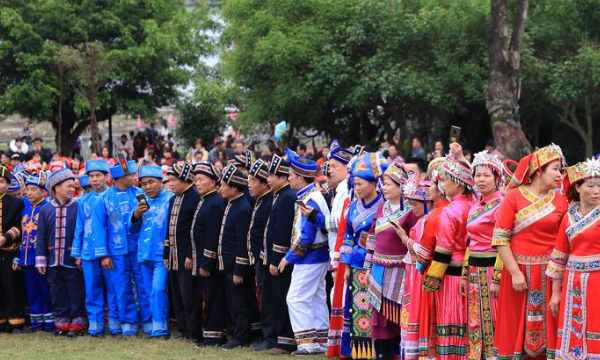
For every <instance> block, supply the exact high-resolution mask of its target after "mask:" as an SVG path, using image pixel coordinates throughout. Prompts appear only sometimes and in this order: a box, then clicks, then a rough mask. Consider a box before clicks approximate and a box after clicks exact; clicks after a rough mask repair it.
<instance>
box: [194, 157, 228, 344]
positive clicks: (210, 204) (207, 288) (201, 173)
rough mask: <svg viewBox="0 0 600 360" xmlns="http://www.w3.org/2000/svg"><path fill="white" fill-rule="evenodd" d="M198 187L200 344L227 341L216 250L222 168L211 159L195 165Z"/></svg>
mask: <svg viewBox="0 0 600 360" xmlns="http://www.w3.org/2000/svg"><path fill="white" fill-rule="evenodd" d="M194 176H195V179H196V189H198V192H199V193H200V196H201V197H202V198H201V200H200V202H199V203H198V207H197V208H196V213H195V214H194V222H193V225H192V229H193V233H192V245H193V246H195V248H196V251H197V253H198V258H197V265H196V266H197V267H198V268H199V273H200V275H201V276H202V292H203V294H204V299H205V304H206V323H205V324H204V332H203V336H204V341H203V342H202V343H201V344H199V345H200V346H213V345H219V344H222V343H224V342H225V333H224V331H225V329H226V327H227V318H226V312H225V287H224V285H225V284H224V282H223V281H220V280H221V278H220V277H218V276H214V275H216V268H215V263H216V258H217V253H216V250H214V251H212V250H209V249H217V244H218V242H219V231H220V230H221V220H222V218H223V210H224V209H225V200H223V198H222V197H221V195H219V193H218V191H217V190H218V188H217V185H218V183H219V179H220V177H221V172H220V171H219V170H218V169H217V168H216V167H215V166H214V165H213V164H211V163H209V162H202V163H198V164H196V165H195V167H194ZM193 271H194V272H195V269H194V270H193Z"/></svg>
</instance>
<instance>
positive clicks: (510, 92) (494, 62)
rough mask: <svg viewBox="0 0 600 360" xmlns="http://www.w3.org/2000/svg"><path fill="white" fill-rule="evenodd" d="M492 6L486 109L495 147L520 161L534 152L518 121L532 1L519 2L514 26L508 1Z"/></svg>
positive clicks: (500, 0) (496, 1)
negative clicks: (523, 53) (522, 64)
mask: <svg viewBox="0 0 600 360" xmlns="http://www.w3.org/2000/svg"><path fill="white" fill-rule="evenodd" d="M490 4H491V12H490V22H489V30H488V53H489V82H488V86H487V89H486V105H487V110H488V113H489V115H490V120H491V125H492V131H493V134H494V140H495V142H496V146H497V147H498V148H499V149H500V151H501V152H503V153H504V154H505V155H506V156H507V157H509V158H513V159H519V158H521V157H523V156H524V155H526V154H527V153H530V152H531V151H532V147H531V144H530V143H529V141H528V140H527V138H526V137H525V133H524V132H523V129H522V128H521V123H520V120H519V97H520V93H521V49H522V45H523V36H524V34H525V23H526V20H527V13H528V10H529V0H518V1H517V5H516V10H515V11H514V15H513V21H512V26H511V25H509V9H508V0H490Z"/></svg>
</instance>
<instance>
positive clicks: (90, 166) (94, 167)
mask: <svg viewBox="0 0 600 360" xmlns="http://www.w3.org/2000/svg"><path fill="white" fill-rule="evenodd" d="M92 171H101V172H103V173H108V172H110V169H109V166H108V161H106V160H104V159H95V160H88V161H86V162H85V173H86V174H89V173H91V172H92Z"/></svg>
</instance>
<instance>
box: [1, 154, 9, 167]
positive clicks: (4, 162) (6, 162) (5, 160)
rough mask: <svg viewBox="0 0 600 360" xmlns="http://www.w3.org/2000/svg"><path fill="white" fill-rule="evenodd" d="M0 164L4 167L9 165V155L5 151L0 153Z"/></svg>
mask: <svg viewBox="0 0 600 360" xmlns="http://www.w3.org/2000/svg"><path fill="white" fill-rule="evenodd" d="M0 165H2V166H4V167H5V168H8V167H9V166H10V156H9V155H8V154H7V153H5V152H2V153H0Z"/></svg>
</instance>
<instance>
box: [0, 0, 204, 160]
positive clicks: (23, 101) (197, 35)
mask: <svg viewBox="0 0 600 360" xmlns="http://www.w3.org/2000/svg"><path fill="white" fill-rule="evenodd" d="M215 26H216V25H215V22H214V21H213V20H212V18H211V15H210V11H209V8H208V6H207V5H206V3H205V2H198V3H197V5H196V7H195V8H194V9H193V10H192V11H187V10H186V8H185V6H184V1H183V0H131V1H120V0H83V1H75V0H47V1H34V0H24V1H18V2H16V1H14V0H0V113H3V114H12V113H18V114H21V115H23V116H24V117H28V118H30V119H32V120H36V121H50V122H51V124H52V126H53V128H54V129H55V130H56V132H57V140H58V139H59V138H60V140H61V141H60V145H61V148H60V149H59V151H61V153H63V154H69V153H70V150H71V148H72V145H73V142H74V141H75V140H76V139H77V137H78V136H79V135H80V134H81V133H82V132H83V131H84V130H86V129H87V128H88V126H89V125H90V123H91V118H90V106H89V103H87V101H86V100H84V98H83V97H82V96H81V95H82V94H77V92H76V91H75V89H76V88H77V87H76V86H75V85H76V84H77V83H79V84H81V82H80V81H78V80H77V79H76V78H74V77H73V76H70V77H69V76H67V77H66V78H64V77H63V78H62V80H61V76H62V75H60V74H61V72H57V71H55V70H54V69H56V64H57V54H58V52H57V50H58V49H59V48H61V47H63V46H67V47H71V48H77V47H78V46H81V44H85V43H99V44H102V46H103V48H104V49H105V51H106V53H107V54H108V57H109V58H110V59H111V61H113V62H114V71H112V72H111V73H110V76H109V77H108V78H107V79H106V81H105V84H106V85H105V86H104V87H103V88H102V89H101V91H100V92H99V93H98V95H99V97H98V98H97V99H95V102H96V104H95V106H93V109H94V110H95V114H94V116H95V117H96V118H97V120H98V121H99V122H100V121H104V120H107V119H108V118H109V117H110V116H112V115H113V114H116V113H125V114H132V115H137V114H140V115H142V116H146V117H148V116H151V115H153V114H154V113H155V112H156V108H158V107H162V106H167V105H173V104H174V103H175V101H176V100H177V98H178V97H179V89H180V88H181V87H182V86H186V85H188V83H189V80H190V77H191V74H192V70H193V69H194V68H195V67H196V66H197V64H198V62H199V61H200V58H201V56H203V55H208V54H210V53H211V52H212V41H213V40H212V39H211V37H210V30H211V29H213V28H215ZM63 75H65V74H63ZM67 75H68V74H67ZM61 86H63V89H62V91H61V90H60V87H61ZM59 99H60V101H59ZM59 102H60V105H59ZM59 120H60V121H59ZM59 134H60V135H59Z"/></svg>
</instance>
